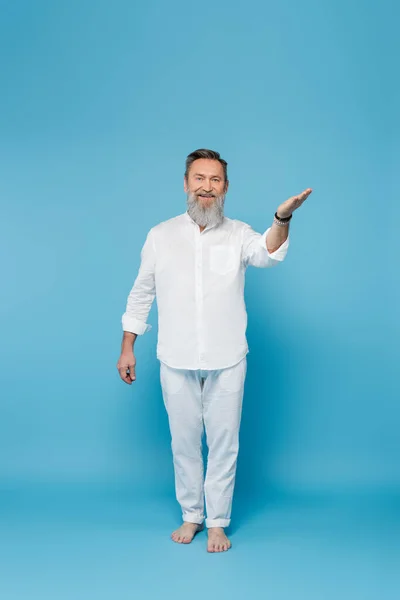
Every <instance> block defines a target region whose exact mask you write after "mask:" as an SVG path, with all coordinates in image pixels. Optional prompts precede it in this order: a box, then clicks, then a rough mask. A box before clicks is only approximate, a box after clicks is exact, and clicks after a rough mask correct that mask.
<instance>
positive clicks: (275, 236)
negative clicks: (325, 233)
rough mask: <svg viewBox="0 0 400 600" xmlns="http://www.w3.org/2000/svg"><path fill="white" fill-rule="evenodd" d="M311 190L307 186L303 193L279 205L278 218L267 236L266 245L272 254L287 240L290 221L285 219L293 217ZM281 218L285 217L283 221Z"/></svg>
mask: <svg viewBox="0 0 400 600" xmlns="http://www.w3.org/2000/svg"><path fill="white" fill-rule="evenodd" d="M311 192H312V189H311V188H307V189H306V190H304V192H302V193H301V194H298V195H297V196H292V197H291V198H289V199H288V200H286V201H285V202H283V203H282V204H281V205H280V206H279V208H278V210H277V211H276V216H277V217H278V218H277V219H276V218H274V221H273V223H272V225H271V227H270V228H269V230H268V234H267V236H266V247H267V250H268V252H269V253H270V254H272V253H273V252H275V251H276V250H278V248H280V247H281V246H282V244H283V243H284V242H285V241H286V240H287V237H288V234H289V223H290V221H289V220H287V221H286V222H285V220H286V219H290V218H291V216H292V214H293V212H294V211H295V210H296V209H297V208H299V206H301V205H302V204H303V202H304V201H305V200H306V198H308V196H309V195H310V194H311ZM280 219H284V221H282V222H281V221H280Z"/></svg>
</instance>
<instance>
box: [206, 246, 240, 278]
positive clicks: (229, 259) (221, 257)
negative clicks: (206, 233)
mask: <svg viewBox="0 0 400 600" xmlns="http://www.w3.org/2000/svg"><path fill="white" fill-rule="evenodd" d="M234 268H235V249H234V248H233V247H232V246H228V245H224V244H218V245H216V246H211V247H210V269H211V271H213V272H214V273H218V274H219V275H225V273H228V272H229V271H232V270H233V269H234Z"/></svg>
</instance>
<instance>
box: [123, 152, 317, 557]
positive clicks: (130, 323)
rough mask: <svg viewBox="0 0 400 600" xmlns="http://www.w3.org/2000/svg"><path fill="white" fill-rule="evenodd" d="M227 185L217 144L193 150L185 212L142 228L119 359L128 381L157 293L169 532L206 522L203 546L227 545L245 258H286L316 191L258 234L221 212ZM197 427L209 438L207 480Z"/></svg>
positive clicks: (177, 534)
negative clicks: (171, 496)
mask: <svg viewBox="0 0 400 600" xmlns="http://www.w3.org/2000/svg"><path fill="white" fill-rule="evenodd" d="M228 186H229V181H228V175H227V162H226V161H225V160H223V159H222V158H221V157H220V154H219V153H218V152H215V151H212V150H204V149H200V150H196V151H195V152H192V153H191V154H189V156H188V157H187V159H186V171H185V175H184V190H185V192H186V194H187V211H186V212H185V213H183V214H181V215H179V216H177V217H174V218H172V219H169V220H167V221H164V222H162V223H160V224H158V225H156V226H155V227H153V228H152V229H151V230H150V232H149V233H148V235H147V238H146V241H145V244H144V246H143V248H142V252H141V265H140V269H139V273H138V275H137V277H136V280H135V282H134V285H133V288H132V290H131V292H130V294H129V297H128V301H127V306H126V311H125V313H124V315H123V317H122V326H123V330H124V334H123V341H122V351H121V356H120V358H119V361H118V364H117V368H118V370H119V373H120V376H121V378H122V380H123V381H125V382H126V383H128V384H132V382H133V381H135V380H136V372H135V367H136V359H135V356H134V353H133V347H134V343H135V340H136V338H137V336H138V335H142V334H144V333H145V332H146V331H148V330H149V329H150V328H151V326H150V325H147V324H146V320H147V316H148V314H149V311H150V308H151V305H152V302H153V300H154V298H155V296H156V294H157V305H158V325H159V333H158V344H157V357H158V359H159V360H160V379H161V388H162V393H163V400H164V404H165V407H166V410H167V414H168V420H169V426H170V431H171V438H172V444H171V445H172V454H173V462H174V471H175V489H176V497H177V500H178V502H179V503H180V505H181V508H182V516H183V524H182V525H181V527H179V529H177V530H176V531H174V532H173V533H172V536H171V537H172V539H173V540H174V541H175V542H178V543H190V542H191V541H192V539H193V537H194V536H195V534H196V533H197V532H199V531H201V530H202V529H203V527H204V521H205V524H206V527H207V529H208V545H207V550H208V551H209V552H223V551H225V550H228V549H229V548H230V547H231V542H230V540H229V539H228V538H227V536H226V534H225V531H224V529H225V528H226V527H228V525H229V524H230V517H231V507H232V498H233V489H234V483H235V473H236V462H237V455H238V448H239V444H238V438H239V426H240V419H241V410H242V399H243V388H244V381H245V377H246V366H247V364H246V355H247V353H248V346H247V341H246V335H245V332H246V326H247V314H246V308H245V303H244V278H245V271H246V268H247V267H248V266H249V265H252V266H255V267H272V266H274V265H277V264H278V263H279V262H281V261H283V259H284V258H285V256H286V253H287V250H288V246H289V237H288V230H289V221H290V219H291V218H292V213H293V211H294V210H295V209H297V208H298V207H299V206H300V205H301V204H302V203H303V202H304V200H305V199H306V198H307V197H308V196H309V194H310V193H311V191H312V190H311V189H310V188H309V189H307V190H305V191H304V192H303V193H302V194H300V195H298V196H293V197H292V198H289V199H288V200H286V201H285V202H283V204H281V205H280V206H279V207H278V209H277V211H276V213H275V216H274V218H273V223H272V225H271V227H269V228H268V229H267V230H266V232H265V233H264V234H263V235H261V234H260V233H257V232H255V231H254V230H253V229H252V228H251V227H250V226H249V225H247V224H246V223H243V222H242V221H238V220H233V219H228V218H227V217H225V216H224V202H225V195H226V193H227V191H228ZM203 427H204V428H205V432H206V437H207V446H208V461H207V473H206V477H205V481H204V480H203V458H202V435H203ZM204 500H205V505H206V509H207V510H206V512H207V518H206V519H205V515H204Z"/></svg>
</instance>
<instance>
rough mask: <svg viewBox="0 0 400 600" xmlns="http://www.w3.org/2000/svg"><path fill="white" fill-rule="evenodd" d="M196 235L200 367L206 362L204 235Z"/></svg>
mask: <svg viewBox="0 0 400 600" xmlns="http://www.w3.org/2000/svg"><path fill="white" fill-rule="evenodd" d="M196 233H197V235H196V303H197V337H198V343H199V360H200V367H202V366H203V361H204V343H203V328H202V323H203V244H202V235H201V232H200V230H199V229H197V232H196Z"/></svg>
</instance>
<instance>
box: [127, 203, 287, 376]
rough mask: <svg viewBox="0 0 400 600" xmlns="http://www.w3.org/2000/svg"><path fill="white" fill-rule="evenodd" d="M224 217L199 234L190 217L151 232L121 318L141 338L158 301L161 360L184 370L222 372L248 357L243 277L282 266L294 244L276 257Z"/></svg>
mask: <svg viewBox="0 0 400 600" xmlns="http://www.w3.org/2000/svg"><path fill="white" fill-rule="evenodd" d="M269 230H270V228H268V229H267V230H266V231H265V233H264V234H263V235H261V234H260V233H257V232H256V231H254V230H253V229H252V228H251V227H250V225H247V224H246V223H244V222H243V221H238V220H234V219H229V218H227V217H224V219H223V221H222V223H221V224H220V225H217V226H213V227H207V228H206V229H205V230H204V231H202V232H200V228H199V226H198V225H197V224H196V223H195V222H194V221H193V219H192V218H191V217H190V216H189V214H188V213H187V212H185V213H184V214H182V215H179V216H177V217H174V218H172V219H169V220H168V221H163V222H162V223H159V224H158V225H156V226H155V227H153V228H152V229H151V230H150V231H149V233H148V235H147V238H146V241H145V244H144V246H143V248H142V251H141V265H140V269H139V273H138V275H137V277H136V280H135V282H134V285H133V288H132V290H131V292H130V294H129V297H128V300H127V305H126V311H125V313H124V314H123V316H122V327H123V330H124V331H130V332H132V333H136V334H138V335H142V334H144V333H145V332H146V331H148V330H149V329H150V328H151V325H148V324H147V323H146V320H147V316H148V314H149V311H150V308H151V305H152V303H153V300H154V298H155V296H156V295H157V306H158V343H157V357H158V358H159V360H160V361H162V362H164V363H166V364H167V365H169V366H170V367H174V368H179V369H193V370H198V369H203V370H213V369H222V368H225V367H229V366H232V365H235V364H237V363H238V362H239V361H240V360H241V359H242V358H243V357H244V356H246V354H247V353H248V345H247V339H246V328H247V312H246V307H245V302H244V279H245V271H246V269H247V267H248V266H249V265H252V266H255V267H272V266H274V265H277V264H278V263H279V262H281V261H283V260H284V258H285V256H286V253H287V250H288V247H289V238H287V239H286V240H285V242H284V243H283V244H282V245H281V246H280V247H279V248H278V249H277V250H276V251H275V252H273V253H270V252H268V250H267V247H266V237H267V234H268V232H269Z"/></svg>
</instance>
